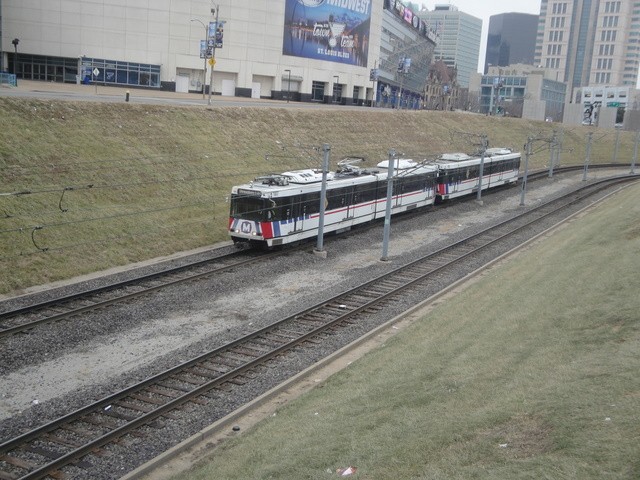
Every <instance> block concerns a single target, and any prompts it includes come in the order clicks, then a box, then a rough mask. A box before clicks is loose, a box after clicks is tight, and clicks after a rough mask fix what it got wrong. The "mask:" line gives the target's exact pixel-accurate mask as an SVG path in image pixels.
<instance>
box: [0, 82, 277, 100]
mask: <svg viewBox="0 0 640 480" xmlns="http://www.w3.org/2000/svg"><path fill="white" fill-rule="evenodd" d="M127 92H129V98H130V100H135V99H141V98H142V99H164V100H177V101H181V102H189V103H194V104H197V103H201V102H202V103H205V104H208V99H209V96H208V94H207V95H205V98H203V95H202V92H200V93H180V92H171V91H166V90H159V89H148V88H130V87H129V88H128V87H124V86H122V87H112V86H104V85H101V84H97V85H96V84H93V85H77V84H75V83H58V82H44V81H37V80H22V79H18V86H17V87H13V86H9V85H2V87H0V96H4V95H7V96H10V95H19V96H28V95H29V94H33V95H34V96H40V95H42V94H44V95H56V94H57V95H60V96H61V97H69V96H73V97H78V99H88V98H97V97H111V98H114V97H116V98H122V99H123V100H124V99H125V96H126V94H127ZM211 101H212V103H214V102H215V103H217V104H219V103H220V102H224V103H226V102H234V103H238V102H239V103H248V104H257V103H262V104H264V103H269V104H273V105H283V104H285V102H283V101H279V100H271V99H263V98H261V99H256V98H247V97H222V96H221V95H213V96H212V97H211Z"/></svg>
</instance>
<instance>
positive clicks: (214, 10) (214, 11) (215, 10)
mask: <svg viewBox="0 0 640 480" xmlns="http://www.w3.org/2000/svg"><path fill="white" fill-rule="evenodd" d="M214 14H215V16H216V20H215V24H214V25H215V28H214V30H213V46H212V47H211V60H210V63H211V78H210V79H209V101H208V104H209V105H211V93H212V92H213V69H214V68H215V66H216V43H217V41H218V38H217V35H216V33H217V31H218V18H219V16H220V5H215V6H214V7H213V8H212V9H211V15H214ZM209 33H211V32H209ZM208 38H211V35H208Z"/></svg>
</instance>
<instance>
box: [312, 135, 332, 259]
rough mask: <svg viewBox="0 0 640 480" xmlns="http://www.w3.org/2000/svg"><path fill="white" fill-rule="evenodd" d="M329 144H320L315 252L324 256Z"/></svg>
mask: <svg viewBox="0 0 640 480" xmlns="http://www.w3.org/2000/svg"><path fill="white" fill-rule="evenodd" d="M330 155H331V146H330V145H329V144H328V143H325V144H324V145H322V185H321V187H320V218H319V219H318V243H317V245H316V249H315V251H314V253H315V254H318V255H320V256H323V257H326V255H327V254H326V252H325V251H324V210H325V204H326V203H327V174H328V173H329V156H330Z"/></svg>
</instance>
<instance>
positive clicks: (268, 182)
mask: <svg viewBox="0 0 640 480" xmlns="http://www.w3.org/2000/svg"><path fill="white" fill-rule="evenodd" d="M388 165H389V162H388V160H385V161H383V162H380V163H379V164H378V168H371V169H369V168H367V169H362V168H359V167H355V166H353V165H341V168H340V169H339V170H338V171H337V172H327V186H328V188H329V189H331V188H335V187H337V186H338V185H356V184H363V183H368V182H371V181H378V180H386V178H387V172H388ZM394 167H395V168H394V170H395V172H396V173H395V174H396V175H398V176H406V175H411V174H413V173H430V172H432V173H433V172H436V170H437V167H435V166H433V165H425V164H423V163H418V162H415V161H414V160H410V159H404V158H403V159H398V160H397V163H396V164H394ZM321 185H322V171H321V170H315V169H304V170H291V171H288V172H283V173H278V174H270V175H263V176H260V177H257V178H255V179H254V180H253V181H251V182H249V183H246V184H244V185H236V186H234V187H233V188H232V192H233V191H236V192H237V191H238V190H243V191H244V192H245V193H246V192H248V191H252V192H254V194H256V195H263V194H264V195H272V196H279V193H278V192H282V194H284V195H287V194H291V193H292V192H296V191H298V192H301V193H302V192H308V191H314V190H320V187H321Z"/></svg>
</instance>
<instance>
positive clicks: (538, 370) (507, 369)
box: [175, 185, 640, 480]
mask: <svg viewBox="0 0 640 480" xmlns="http://www.w3.org/2000/svg"><path fill="white" fill-rule="evenodd" d="M638 195H640V186H638V185H636V186H634V187H633V188H630V189H627V190H626V191H625V192H623V193H622V194H618V195H617V196H615V197H614V198H612V199H610V200H609V201H608V202H607V203H606V205H600V206H598V207H597V209H596V210H595V211H594V212H593V213H590V214H589V215H587V216H584V217H582V218H579V219H576V220H574V221H573V223H572V225H571V226H569V228H565V229H562V230H560V231H557V232H556V233H555V234H554V235H553V236H551V237H550V238H547V239H546V240H545V241H544V242H539V243H538V244H537V245H533V246H532V247H530V248H529V249H528V250H527V251H525V252H523V253H521V254H520V255H519V256H517V257H515V258H513V259H511V260H510V261H509V262H505V263H504V264H503V265H500V266H496V267H494V268H492V269H491V270H489V271H488V272H487V273H486V274H485V275H483V276H482V277H481V278H480V279H478V281H477V282H475V283H473V284H472V285H470V286H468V287H467V288H466V289H465V290H463V291H461V292H460V293H458V294H456V295H455V296H453V297H450V298H449V300H446V301H443V302H440V305H439V306H437V307H435V308H434V309H433V310H432V311H431V312H429V313H427V314H426V315H425V316H423V317H422V318H421V319H420V320H418V321H416V322H414V324H413V325H411V326H409V327H407V328H406V329H404V330H401V331H400V332H399V333H397V334H396V335H395V336H394V337H392V338H391V339H390V340H389V341H387V342H386V343H385V344H384V345H383V346H381V347H379V348H377V349H375V350H373V351H372V352H370V353H369V354H367V355H366V356H365V357H364V358H363V359H361V360H360V361H357V362H354V363H352V364H351V365H350V366H349V367H348V368H347V369H346V370H344V371H342V372H340V373H338V374H335V375H334V376H332V377H329V378H328V379H326V380H324V381H322V383H318V384H317V385H318V386H321V387H323V388H315V389H314V390H312V391H311V392H309V393H308V394H306V395H304V396H303V397H301V398H299V399H297V400H296V401H294V402H293V403H291V404H290V405H289V406H286V407H283V408H282V409H281V410H280V411H279V412H277V414H276V415H272V416H270V417H269V418H268V419H267V420H264V421H263V422H261V423H259V424H258V425H257V426H256V427H254V428H253V429H252V430H250V431H247V432H245V433H244V434H242V435H241V436H239V437H237V438H235V439H232V440H229V441H228V442H227V443H224V444H222V446H221V447H219V448H218V449H217V450H215V451H214V452H213V453H212V458H211V459H208V460H207V461H205V462H202V463H201V465H199V466H197V467H195V468H193V469H192V471H191V472H189V473H182V474H180V475H178V476H177V477H175V478H176V479H177V478H179V479H180V480H199V479H209V478H216V479H225V480H232V479H242V480H250V479H256V480H257V479H266V478H296V479H314V480H320V479H332V478H337V477H338V475H336V470H338V469H339V468H344V467H347V466H350V465H352V466H355V467H356V468H357V469H358V470H357V473H356V474H355V475H353V476H352V477H349V478H354V479H362V480H364V479H376V480H387V479H389V480H391V479H393V480H397V479H425V480H426V479H447V480H454V479H460V480H462V479H464V480H467V479H478V480H480V479H487V480H489V479H490V480H494V479H534V478H535V479H561V478H562V479H582V480H602V479H629V480H630V479H632V478H635V479H637V478H640V417H639V414H638V412H640V376H639V375H638V371H640V357H639V356H638V352H639V351H640V313H639V312H640V295H638V291H637V288H638V271H640V256H639V255H638V251H639V250H640V227H639V225H640V204H639V203H638V201H637V198H638Z"/></svg>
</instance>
